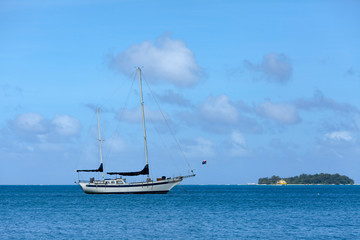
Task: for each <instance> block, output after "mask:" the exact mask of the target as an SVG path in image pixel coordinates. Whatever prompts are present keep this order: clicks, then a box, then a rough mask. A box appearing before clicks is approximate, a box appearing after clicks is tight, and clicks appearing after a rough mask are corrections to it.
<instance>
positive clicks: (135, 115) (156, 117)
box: [117, 106, 168, 123]
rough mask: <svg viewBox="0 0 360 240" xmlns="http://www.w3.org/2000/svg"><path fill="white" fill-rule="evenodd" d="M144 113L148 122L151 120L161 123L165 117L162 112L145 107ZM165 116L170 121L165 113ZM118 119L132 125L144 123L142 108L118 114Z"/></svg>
mask: <svg viewBox="0 0 360 240" xmlns="http://www.w3.org/2000/svg"><path fill="white" fill-rule="evenodd" d="M144 112H145V118H146V120H150V121H153V122H159V121H162V120H163V116H162V114H161V112H160V111H155V110H151V109H149V108H148V107H146V106H144ZM163 113H164V112H163ZM164 116H165V117H166V119H168V117H167V115H166V113H164ZM117 118H118V119H119V120H122V121H126V122H130V123H138V122H142V117H141V107H136V108H133V109H125V110H123V111H122V112H120V113H119V114H118V116H117Z"/></svg>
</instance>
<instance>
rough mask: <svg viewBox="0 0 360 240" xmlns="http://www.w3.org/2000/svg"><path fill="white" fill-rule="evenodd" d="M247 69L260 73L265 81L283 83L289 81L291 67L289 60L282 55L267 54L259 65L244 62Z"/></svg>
mask: <svg viewBox="0 0 360 240" xmlns="http://www.w3.org/2000/svg"><path fill="white" fill-rule="evenodd" d="M244 63H245V66H247V67H248V68H249V69H251V70H254V71H257V72H261V73H262V74H263V75H264V76H265V80H268V81H273V82H279V83H285V82H287V81H289V80H290V79H291V75H292V66H291V63H290V60H289V59H288V58H287V57H286V56H285V55H284V54H277V53H269V54H267V55H265V56H264V57H263V59H262V62H261V63H260V64H253V63H251V62H249V61H245V62H244Z"/></svg>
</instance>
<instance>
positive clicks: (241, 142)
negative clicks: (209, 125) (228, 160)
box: [230, 131, 248, 157]
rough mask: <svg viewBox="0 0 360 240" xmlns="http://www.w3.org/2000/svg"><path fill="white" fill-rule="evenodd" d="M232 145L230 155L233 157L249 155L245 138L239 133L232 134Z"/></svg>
mask: <svg viewBox="0 0 360 240" xmlns="http://www.w3.org/2000/svg"><path fill="white" fill-rule="evenodd" d="M231 145H232V148H231V149H230V154H231V155H232V156H238V157H239V156H240V157H241V156H245V155H247V154H248V150H247V144H246V140H245V137H244V136H243V135H242V134H241V133H240V132H238V131H233V132H232V133H231Z"/></svg>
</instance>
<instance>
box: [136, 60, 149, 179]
mask: <svg viewBox="0 0 360 240" xmlns="http://www.w3.org/2000/svg"><path fill="white" fill-rule="evenodd" d="M137 71H138V74H139V83H140V98H141V113H142V120H143V128H144V146H145V160H146V165H147V166H148V164H149V162H148V150H147V142H146V128H145V113H144V101H143V94H142V87H141V69H140V67H138V69H137ZM147 181H150V177H149V173H148V174H147Z"/></svg>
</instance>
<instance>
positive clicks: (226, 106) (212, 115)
mask: <svg viewBox="0 0 360 240" xmlns="http://www.w3.org/2000/svg"><path fill="white" fill-rule="evenodd" d="M200 113H201V116H202V117H203V118H204V119H205V120H207V121H211V122H221V123H227V124H235V123H236V122H237V121H238V118H239V112H238V110H237V109H236V107H235V106H234V105H233V104H232V103H231V102H230V99H229V97H228V96H226V95H220V96H217V97H213V96H210V97H207V98H206V100H205V102H204V103H203V104H202V105H201V106H200Z"/></svg>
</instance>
